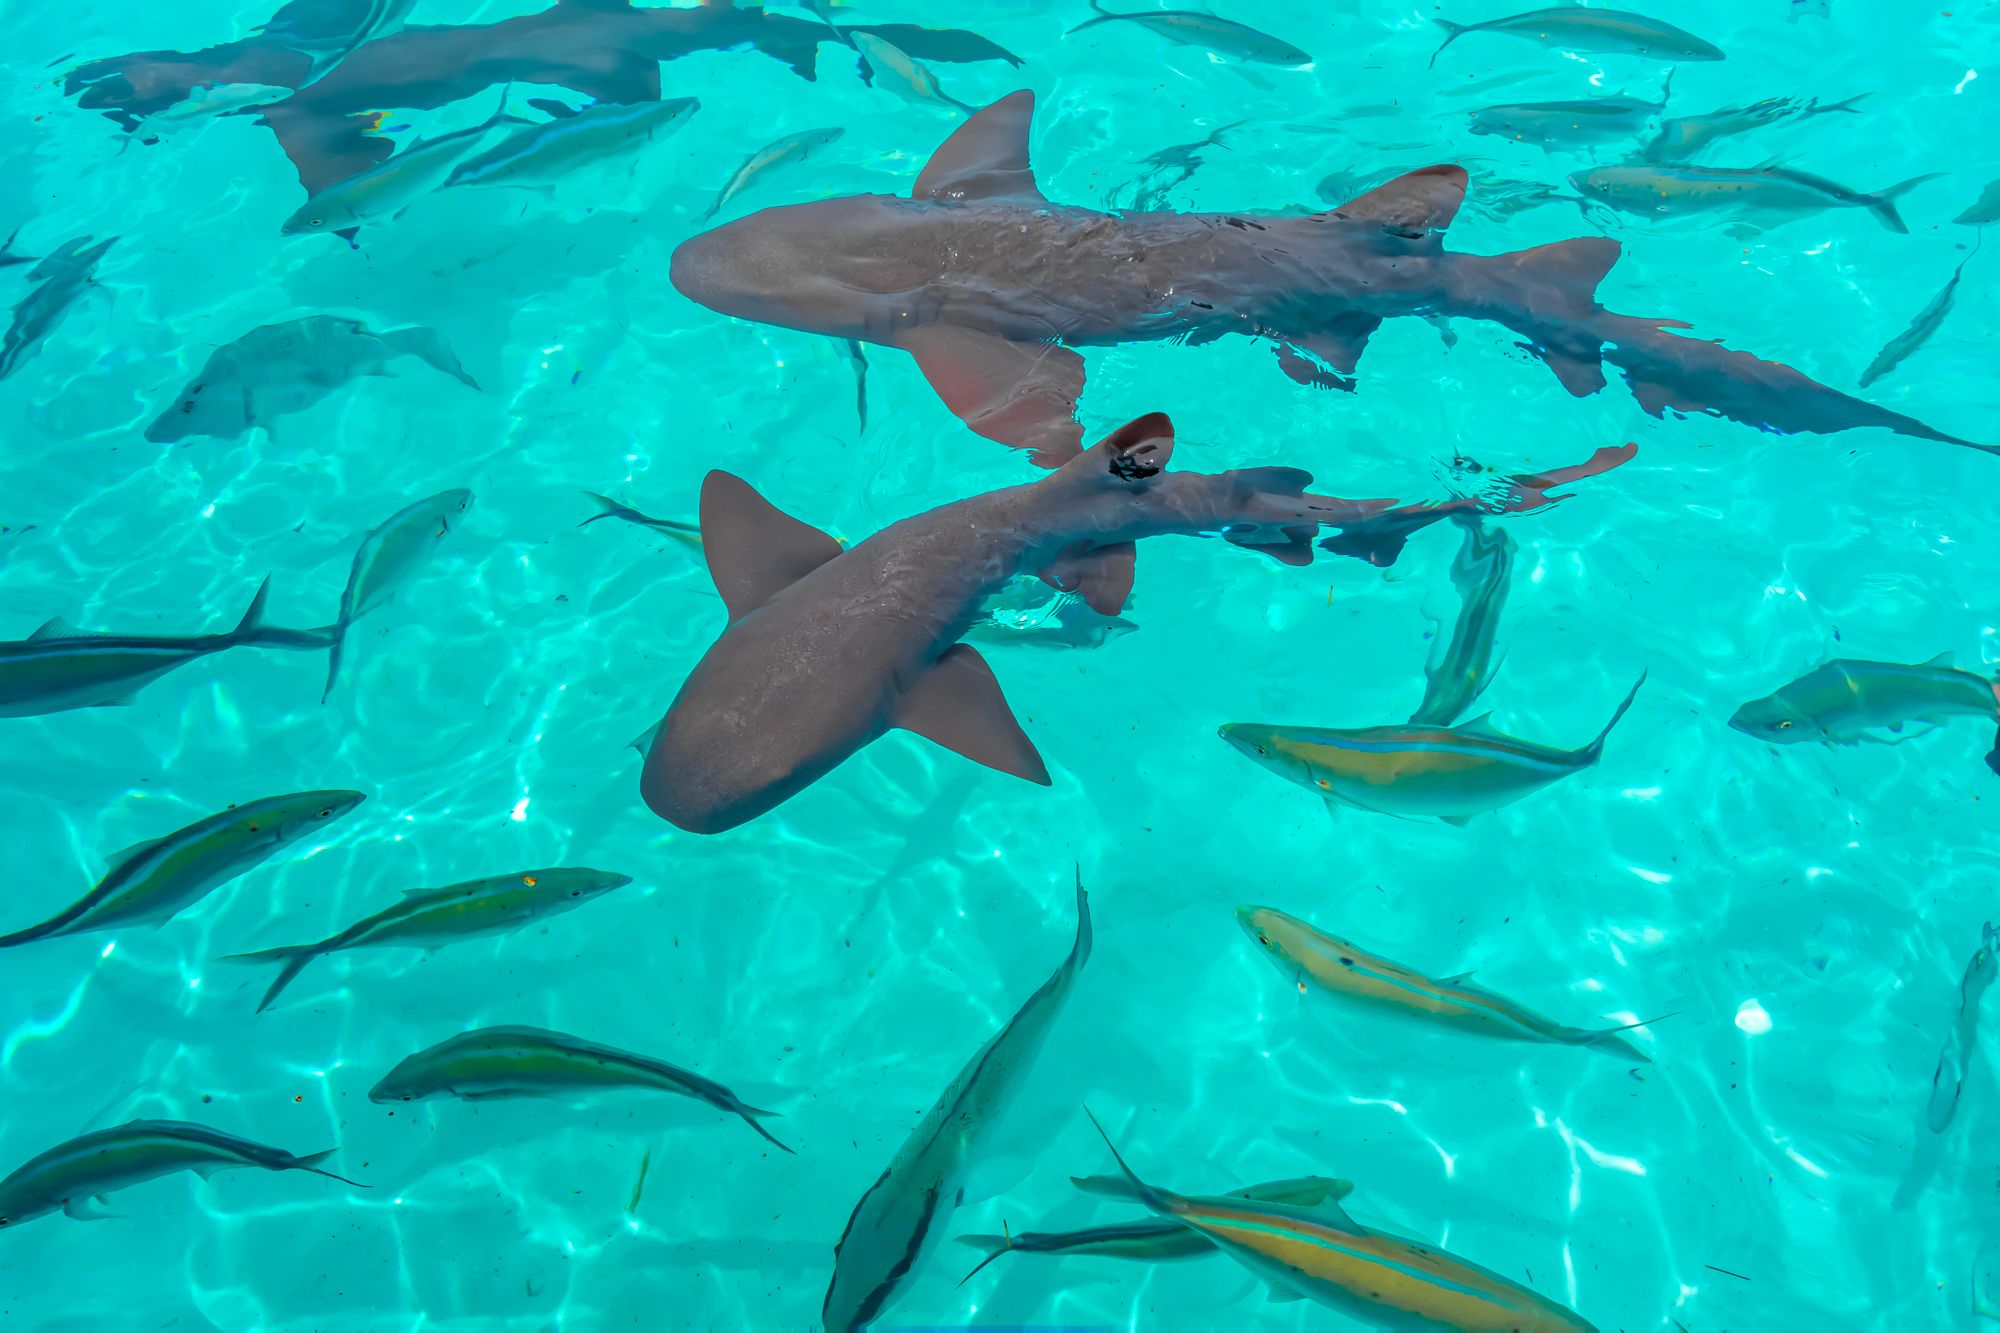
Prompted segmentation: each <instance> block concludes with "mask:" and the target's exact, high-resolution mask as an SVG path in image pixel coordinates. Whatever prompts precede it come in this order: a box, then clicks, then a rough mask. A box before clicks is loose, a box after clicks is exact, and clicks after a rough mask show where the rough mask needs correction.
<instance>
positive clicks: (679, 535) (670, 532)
mask: <svg viewBox="0 0 2000 1333" xmlns="http://www.w3.org/2000/svg"><path fill="white" fill-rule="evenodd" d="M584 494H585V495H587V496H589V497H590V498H591V499H593V500H595V501H596V502H597V507H598V510H599V512H598V513H595V514H592V515H591V516H590V517H589V518H586V519H585V520H583V522H581V523H579V524H577V526H578V527H579V528H587V527H589V526H590V525H591V524H593V523H595V522H597V520H598V519H600V518H615V519H617V520H618V521H619V522H621V523H630V524H632V525H633V526H634V527H641V528H651V529H652V530H653V531H655V532H657V533H661V534H663V535H665V536H668V537H671V538H673V539H674V540H675V541H677V542H679V543H681V544H682V545H683V546H690V547H693V548H694V549H695V550H697V551H699V550H700V549H701V526H700V525H699V524H695V523H683V522H681V521H680V520H679V519H673V518H654V517H653V516H652V515H651V514H645V513H641V512H640V511H638V510H637V509H634V508H633V507H632V506H631V505H628V504H626V503H624V502H623V501H622V500H614V499H612V498H611V497H610V496H608V495H599V494H598V493H597V492H596V491H585V492H584Z"/></svg>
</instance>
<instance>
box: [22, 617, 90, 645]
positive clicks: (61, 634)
mask: <svg viewBox="0 0 2000 1333" xmlns="http://www.w3.org/2000/svg"><path fill="white" fill-rule="evenodd" d="M83 637H85V636H84V631H82V630H80V629H78V628H77V627H76V626H74V625H72V624H70V623H69V622H68V621H67V620H64V619H63V618H62V617H61V616H57V617H55V618H54V619H53V620H50V621H49V622H48V623H47V624H45V625H43V626H42V627H41V628H40V629H37V630H36V631H35V632H34V633H33V634H30V635H29V636H28V642H30V643H33V642H34V641H35V640H36V639H80V638H83Z"/></svg>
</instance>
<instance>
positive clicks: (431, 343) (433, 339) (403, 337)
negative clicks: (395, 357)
mask: <svg viewBox="0 0 2000 1333" xmlns="http://www.w3.org/2000/svg"><path fill="white" fill-rule="evenodd" d="M382 341H383V342H385V343H388V344H389V345H390V346H392V347H394V348H395V349H396V350H397V351H399V352H407V353H409V354H410V355H411V356H414V357H416V358H417V359H418V360H420V361H426V362H428V363H430V365H431V366H432V367H434V368H435V369H437V370H441V371H443V372H444V373H445V374H447V375H449V376H451V377H452V378H453V379H455V380H457V381H458V382H459V383H460V384H463V385H465V386H466V387H467V388H468V389H477V388H478V387H479V381H478V380H475V379H474V378H472V376H470V375H468V374H466V372H465V367H464V366H462V365H460V364H459V363H458V358H457V357H456V356H454V355H452V351H451V348H449V347H447V346H446V345H445V341H444V335H443V334H441V333H439V332H438V331H437V330H436V329H427V328H423V327H421V326H419V325H415V324H413V325H411V326H410V327H409V328H407V329H391V330H390V331H389V332H387V333H385V334H383V335H382Z"/></svg>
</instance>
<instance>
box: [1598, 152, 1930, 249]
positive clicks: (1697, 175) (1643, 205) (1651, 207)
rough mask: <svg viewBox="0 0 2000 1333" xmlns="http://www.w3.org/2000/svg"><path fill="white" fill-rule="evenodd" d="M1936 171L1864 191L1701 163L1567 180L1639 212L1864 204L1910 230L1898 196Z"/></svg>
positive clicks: (1761, 212) (1808, 210) (1770, 214)
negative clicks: (1867, 191) (1897, 209)
mask: <svg viewBox="0 0 2000 1333" xmlns="http://www.w3.org/2000/svg"><path fill="white" fill-rule="evenodd" d="M1939 174H1940V173H1938V172H1935V171H1931V172H1926V173H1924V174H1923V175H1921V176H1912V177H1911V178H1910V179H1909V180H1906V181H1900V182H1898V183H1897V184H1895V185H1891V186H1890V187H1889V188H1888V189H1886V190H1878V191H1876V192H1875V193H1874V194H1863V193H1861V192H1860V191H1858V190H1850V189H1848V188H1847V187H1846V186H1844V185H1839V184H1836V183H1835V182H1833V181H1830V180H1827V179H1826V178H1825V177H1824V176H1813V175H1808V174H1807V173H1806V172H1803V171H1792V170H1790V169H1789V168H1786V167H1696V166H1672V165H1667V164H1661V165H1654V166H1644V165H1640V164H1637V163H1631V164H1627V165H1624V166H1612V167H1592V168H1591V169H1590V170H1588V171H1579V172H1577V173H1576V174H1575V175H1573V176H1571V177H1570V178H1569V183H1570V184H1571V185H1573V186H1575V187H1576V190H1577V192H1578V193H1579V194H1582V195H1584V196H1586V197H1587V198H1590V199H1594V200H1596V201H1598V202H1599V203H1603V204H1608V205H1609V206H1611V207H1612V208H1615V209H1618V210H1619V211H1620V212H1624V213H1633V214H1637V215H1639V216H1641V217H1681V216H1686V215H1689V214H1694V213H1707V212H1714V211H1717V210H1730V211H1735V210H1743V211H1747V212H1750V213H1752V214H1756V215H1758V216H1760V217H1763V218H1769V219H1772V220H1773V225H1775V223H1778V222H1787V221H1790V220H1792V219H1794V218H1802V217H1808V216H1810V215H1812V214H1814V213H1824V212H1826V211H1827V210H1828V209H1833V208H1865V209H1867V210H1868V212H1869V213H1871V214H1873V215H1874V217H1875V220H1876V221H1877V222H1880V223H1881V224H1882V225H1883V226H1884V227H1887V228H1888V229H1889V230H1890V231H1893V232H1897V233H1907V232H1908V231H1909V230H1910V229H1909V227H1908V226H1907V225H1906V224H1905V223H1904V222H1903V218H1902V215H1901V214H1899V213H1898V212H1897V211H1896V200H1897V199H1899V198H1901V197H1902V196H1903V195H1904V194H1906V193H1908V192H1909V191H1911V190H1913V189H1915V188H1916V187H1917V186H1919V185H1922V184H1923V183H1924V182H1925V181H1928V180H1934V179H1936V177H1937V176H1938V175H1939Z"/></svg>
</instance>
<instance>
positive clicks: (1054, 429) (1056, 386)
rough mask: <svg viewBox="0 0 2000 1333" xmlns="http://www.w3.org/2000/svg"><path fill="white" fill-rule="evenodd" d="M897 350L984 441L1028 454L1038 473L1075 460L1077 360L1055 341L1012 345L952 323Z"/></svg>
mask: <svg viewBox="0 0 2000 1333" xmlns="http://www.w3.org/2000/svg"><path fill="white" fill-rule="evenodd" d="M895 345H896V346H898V347H901V348H902V349H903V350H904V351H906V352H908V353H909V354H910V355H912V356H914V357H916V359H917V369H919V370H921V371H923V373H924V378H925V379H926V380H928V381H930V386H931V388H932V389H934V390H936V391H937V396H938V397H939V398H942V399H943V400H944V405H945V406H946V407H948V408H950V409H951V410H952V414H953V415H954V416H956V417H957V418H958V419H959V420H960V421H963V422H964V423H965V424H966V425H967V426H969V427H971V428H972V429H973V430H974V431H976V432H978V433H979V434H981V435H984V436H985V437H986V438H987V439H989V440H998V441H999V442H1000V443H1001V444H1010V445H1012V446H1014V447H1015V448H1016V449H1030V450H1033V451H1034V459H1033V461H1034V463H1035V465H1036V466H1038V467H1050V468H1053V467H1061V466H1062V465H1063V464H1064V463H1066V462H1068V461H1069V460H1070V459H1072V458H1074V457H1076V454H1077V451H1078V449H1079V447H1080V446H1081V444H1082V442H1083V427H1082V426H1081V425H1080V424H1078V422H1077V420H1076V400H1077V399H1078V398H1079V397H1081V396H1082V395H1083V358H1082V357H1080V356H1078V355H1077V354H1076V353H1075V352H1073V351H1071V350H1070V349H1069V348H1067V347H1064V346H1062V345H1061V344H1060V343H1023V342H1012V341H1010V340H1008V339H1006V338H1002V337H1000V336H999V335H998V334H994V333H984V332H981V331H980V330H978V329H968V328H964V327H961V326H958V325H953V324H926V325H923V326H921V327H919V328H914V329H910V330H908V331H907V332H905V333H903V334H901V335H899V336H898V337H897V339H896V344H895Z"/></svg>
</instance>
